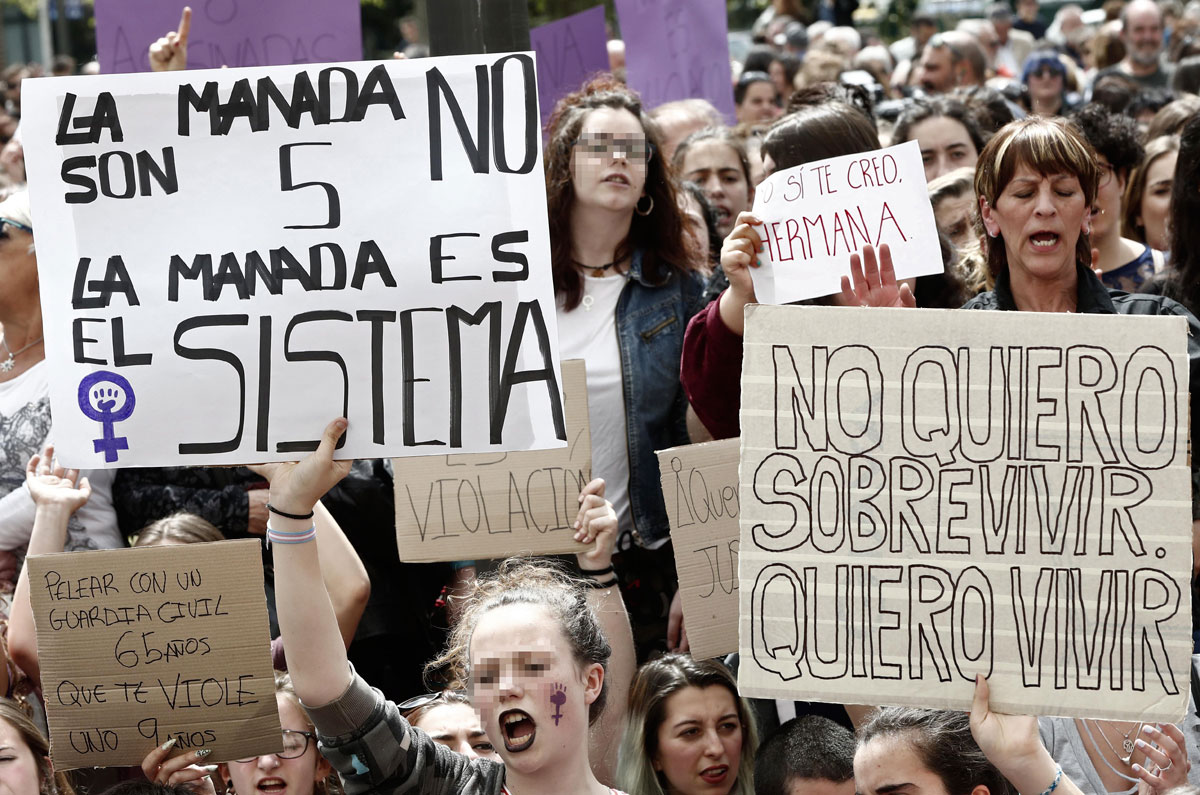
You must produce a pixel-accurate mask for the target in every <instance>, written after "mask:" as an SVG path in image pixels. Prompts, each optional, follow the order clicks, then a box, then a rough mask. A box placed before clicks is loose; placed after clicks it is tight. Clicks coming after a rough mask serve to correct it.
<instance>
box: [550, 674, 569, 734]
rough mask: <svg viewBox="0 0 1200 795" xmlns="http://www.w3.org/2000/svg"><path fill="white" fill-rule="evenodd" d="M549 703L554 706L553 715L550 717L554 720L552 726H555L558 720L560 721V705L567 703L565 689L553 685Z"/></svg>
mask: <svg viewBox="0 0 1200 795" xmlns="http://www.w3.org/2000/svg"><path fill="white" fill-rule="evenodd" d="M550 703H551V704H553V705H554V714H553V715H551V716H550V717H552V718H554V725H555V726H557V725H558V722H559V720H561V719H562V705H563V704H566V703H567V688H566V687H565V686H564V685H561V684H559V683H557V682H555V683H554V692H553V693H551V694H550Z"/></svg>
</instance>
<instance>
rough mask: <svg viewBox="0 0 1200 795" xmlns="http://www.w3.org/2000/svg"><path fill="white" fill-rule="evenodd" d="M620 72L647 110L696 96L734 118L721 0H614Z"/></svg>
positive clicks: (725, 14)
mask: <svg viewBox="0 0 1200 795" xmlns="http://www.w3.org/2000/svg"><path fill="white" fill-rule="evenodd" d="M614 6H615V7H616V10H617V19H618V20H619V21H620V23H621V36H622V38H623V39H624V41H625V77H626V79H627V81H628V83H629V86H630V88H633V89H635V90H636V91H637V92H638V93H639V94H641V96H642V102H643V103H644V104H645V106H646V108H647V109H650V108H656V107H658V106H659V105H661V104H663V103H664V102H672V101H674V100H677V99H691V98H693V97H699V98H701V99H707V100H708V101H709V102H711V103H712V104H713V106H714V107H716V109H717V110H719V111H721V114H722V115H723V116H724V117H725V120H726V121H727V122H729V124H734V123H735V122H736V120H737V113H736V111H735V109H734V106H733V79H732V77H731V74H730V69H729V28H728V24H729V11H728V9H727V8H726V7H725V0H615V3H614Z"/></svg>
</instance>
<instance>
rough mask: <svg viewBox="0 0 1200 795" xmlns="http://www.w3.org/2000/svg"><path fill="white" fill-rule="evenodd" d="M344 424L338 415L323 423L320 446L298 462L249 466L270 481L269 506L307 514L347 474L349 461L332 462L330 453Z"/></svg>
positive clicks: (344, 427) (342, 431)
mask: <svg viewBox="0 0 1200 795" xmlns="http://www.w3.org/2000/svg"><path fill="white" fill-rule="evenodd" d="M347 424H348V423H347V422H346V420H345V419H343V418H341V417H339V418H338V419H336V420H334V421H333V422H331V423H329V424H328V425H326V426H325V432H324V433H323V434H322V435H321V443H320V445H318V446H317V449H316V450H314V451H312V452H311V453H309V454H308V455H306V456H305V457H304V458H303V459H302V460H301V461H299V462H296V463H291V462H289V463H283V464H264V465H261V466H257V467H251V469H253V470H254V471H255V472H257V473H259V474H260V475H262V476H264V477H265V478H267V480H269V481H270V483H271V505H273V506H274V507H276V508H278V509H279V510H281V511H285V512H287V513H293V514H306V513H309V512H310V511H312V509H313V506H314V505H316V504H317V500H319V499H321V497H323V496H324V495H325V492H327V491H329V490H330V489H331V488H333V487H334V485H336V484H337V482H338V481H340V480H341V479H342V478H344V477H346V473H347V472H349V471H350V464H351V461H349V460H345V461H334V460H333V453H334V450H335V449H336V447H337V442H338V439H340V438H341V436H342V434H343V433H345V432H346V427H347Z"/></svg>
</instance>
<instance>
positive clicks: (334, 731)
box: [264, 419, 632, 795]
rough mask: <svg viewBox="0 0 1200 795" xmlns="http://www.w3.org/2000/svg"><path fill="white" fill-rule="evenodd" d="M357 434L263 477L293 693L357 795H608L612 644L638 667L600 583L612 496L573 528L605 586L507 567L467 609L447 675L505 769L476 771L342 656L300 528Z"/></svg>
mask: <svg viewBox="0 0 1200 795" xmlns="http://www.w3.org/2000/svg"><path fill="white" fill-rule="evenodd" d="M346 427H347V426H346V421H345V420H344V419H338V420H335V421H333V422H331V423H330V424H329V425H328V426H327V427H326V429H325V432H324V434H323V436H322V439H321V443H320V445H319V446H318V448H317V450H316V451H314V452H313V453H312V454H310V455H309V456H308V457H306V458H305V459H304V460H303V461H301V462H299V463H296V464H276V465H271V466H268V467H265V468H264V472H266V473H267V475H268V478H269V480H270V482H271V505H272V506H273V507H274V508H275V509H277V510H276V511H275V513H274V514H273V515H272V518H271V524H270V527H269V528H268V531H267V535H268V538H269V539H270V540H271V542H272V543H273V544H276V547H275V551H274V559H275V578H276V579H275V585H276V601H277V607H278V611H279V622H280V626H281V628H282V630H283V634H284V637H285V638H286V639H287V643H288V647H289V649H291V650H292V651H291V653H290V654H289V664H290V670H291V674H292V679H293V682H294V684H295V688H296V692H297V694H298V695H299V697H300V699H301V701H302V702H303V703H304V705H305V708H306V709H307V710H308V712H309V715H310V717H311V718H312V720H313V723H314V725H315V726H316V728H317V733H318V735H319V736H320V739H321V743H322V748H323V751H324V753H325V755H326V756H327V757H328V758H329V759H330V761H331V762H333V764H334V766H335V767H336V768H337V769H338V771H339V772H340V773H341V776H342V780H343V782H344V785H345V788H346V791H347V792H349V793H352V794H353V793H359V792H366V791H371V792H413V791H420V792H431V793H487V794H488V795H499V793H505V792H508V791H509V790H508V787H509V786H510V785H511V787H512V789H513V791H515V792H518V793H520V795H538V794H539V793H545V794H546V795H549V794H550V793H561V792H572V793H593V794H594V795H606V794H607V795H611V793H612V792H614V790H611V789H610V788H609V787H607V786H605V785H603V784H601V783H600V781H599V780H597V778H596V776H595V775H594V774H593V772H592V767H591V764H590V757H591V751H590V742H589V726H591V725H595V724H596V723H597V721H598V719H599V717H600V715H601V714H602V713H603V712H604V703H605V697H606V695H607V694H606V685H607V684H609V683H608V681H607V680H608V678H609V677H608V674H609V667H608V666H609V661H610V657H612V650H611V647H610V646H609V642H608V637H610V636H611V637H612V639H613V641H614V642H617V643H619V644H627V645H628V649H627V652H626V653H627V654H628V657H629V659H630V660H632V642H631V639H630V638H629V629H628V624H627V623H626V624H625V626H624V628H623V630H624V631H623V632H613V631H611V630H610V631H609V632H607V633H606V631H605V627H611V626H612V625H613V624H614V623H618V619H619V618H620V617H623V615H624V612H623V610H622V609H620V607H619V605H620V596H619V594H618V593H617V591H616V589H615V588H614V587H613V586H615V585H616V578H615V577H613V576H612V575H611V572H604V571H603V570H604V568H605V561H606V559H607V558H609V557H610V556H611V539H612V536H613V535H614V534H615V531H616V517H615V515H614V514H613V513H612V509H611V507H609V506H606V505H603V504H602V499H603V493H602V482H598V481H593V483H591V484H588V486H589V489H586V490H585V492H586V493H585V494H584V495H583V498H582V500H581V506H580V513H579V515H578V516H577V520H576V521H577V532H578V533H580V534H581V535H580V536H579V538H580V540H583V539H594V541H595V543H596V544H597V547H596V548H595V549H594V550H590V551H589V553H585V554H584V555H583V556H581V559H580V563H581V566H582V567H583V568H585V569H587V570H589V571H593V572H596V573H594V574H593V579H592V583H593V585H592V587H585V586H584V585H583V584H582V583H581V582H579V581H578V580H575V579H573V578H569V577H566V576H565V575H563V574H562V573H561V572H559V571H557V570H555V569H554V568H552V567H549V566H544V565H539V564H534V563H526V562H515V563H514V562H512V561H510V562H507V563H506V564H505V565H504V566H502V567H501V569H500V571H499V572H498V574H497V575H496V576H495V577H491V578H486V577H485V578H481V580H480V581H479V582H478V583H477V586H476V590H475V593H474V594H473V595H472V596H470V597H468V599H467V603H466V604H465V606H464V608H463V613H462V617H461V618H460V621H459V624H458V626H457V628H456V630H455V634H454V636H453V637H452V641H451V646H450V648H449V649H448V651H447V653H446V655H445V656H444V657H443V660H442V662H444V663H446V664H447V665H448V666H449V667H450V669H451V670H452V671H453V672H454V673H455V674H456V676H457V677H458V678H460V679H461V681H463V682H464V683H465V684H466V685H467V687H468V690H469V693H470V695H471V699H472V702H473V703H474V705H475V707H476V708H477V709H479V711H480V716H481V718H482V723H483V727H484V729H485V730H486V732H487V734H488V736H489V737H490V738H491V739H492V741H493V742H494V743H495V744H496V746H497V749H498V750H499V753H500V756H501V758H502V759H503V760H504V763H503V764H499V763H496V762H494V761H491V760H487V759H468V758H467V757H465V756H462V755H459V754H456V753H454V752H453V751H450V750H449V749H447V748H446V747H445V746H442V745H439V744H437V743H435V742H434V741H433V740H431V739H430V738H429V737H428V736H427V735H425V734H424V733H423V732H420V731H418V730H416V729H413V728H412V727H411V726H410V725H409V724H408V722H407V721H406V720H405V719H404V718H403V717H402V716H401V715H400V713H399V711H398V710H397V708H396V705H395V704H393V703H391V702H390V701H387V700H386V699H384V697H383V696H382V694H380V693H379V692H378V691H377V690H374V689H372V688H371V687H370V686H369V685H368V684H367V683H366V682H364V681H363V680H362V679H361V678H359V677H358V676H357V675H356V674H355V673H354V671H353V669H352V668H351V667H350V665H349V663H348V661H347V659H346V653H345V649H344V647H343V646H342V644H341V643H340V642H338V640H339V639H338V634H337V626H336V621H335V620H334V617H333V611H332V608H331V606H330V604H329V598H328V596H327V594H326V593H325V590H324V588H323V587H321V586H320V585H319V584H320V583H321V572H320V563H319V560H318V557H317V554H316V549H315V548H314V544H313V543H312V541H313V533H312V529H311V527H310V526H309V519H307V518H294V517H297V516H299V517H304V516H306V515H308V514H310V513H311V512H312V510H313V507H314V506H315V505H316V503H317V501H318V500H319V499H320V498H321V496H322V495H323V494H324V493H325V492H326V491H327V490H328V489H329V488H330V487H332V486H333V485H334V484H335V483H337V482H338V480H339V479H340V478H341V477H343V476H344V475H345V473H346V471H347V470H348V467H349V464H348V462H335V461H334V460H333V453H334V449H335V446H336V444H337V440H338V438H339V437H340V436H341V435H342V433H344V432H345V430H346ZM285 514H286V515H285ZM602 547H605V548H602ZM597 606H599V610H597ZM630 673H632V666H631V667H630ZM616 678H619V677H616ZM626 686H627V682H626ZM622 700H623V699H622Z"/></svg>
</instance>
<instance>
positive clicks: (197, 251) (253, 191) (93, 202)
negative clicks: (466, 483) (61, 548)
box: [22, 53, 566, 467]
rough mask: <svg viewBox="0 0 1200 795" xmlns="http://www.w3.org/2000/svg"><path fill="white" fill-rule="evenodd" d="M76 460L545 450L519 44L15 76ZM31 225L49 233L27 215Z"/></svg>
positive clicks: (548, 382)
mask: <svg viewBox="0 0 1200 795" xmlns="http://www.w3.org/2000/svg"><path fill="white" fill-rule="evenodd" d="M22 109H23V111H24V113H23V115H22V124H23V126H24V129H25V131H26V132H25V141H26V150H25V151H26V159H27V161H28V167H29V175H30V179H29V183H30V186H31V200H32V204H33V217H34V225H35V234H36V237H37V245H38V261H39V273H40V278H41V298H42V306H43V311H44V315H45V331H46V355H47V360H48V364H49V368H50V380H51V395H50V398H51V407H52V410H53V412H54V420H55V442H56V443H57V445H58V449H57V451H58V453H59V455H60V456H61V457H62V459H63V461H64V462H65V463H68V464H69V465H71V466H79V467H84V466H86V467H102V466H151V465H161V464H236V463H247V462H253V461H270V460H283V459H294V458H296V456H297V454H298V453H300V452H303V451H306V450H309V449H312V448H313V447H314V445H315V441H316V439H317V438H318V437H319V434H320V430H321V428H323V427H324V425H325V423H326V422H327V421H328V420H329V419H332V418H333V417H337V416H339V415H341V416H346V417H347V418H348V419H349V420H350V427H349V430H348V432H347V435H346V437H345V439H344V440H343V446H342V447H341V449H340V451H339V456H340V457H347V458H364V457H369V458H374V457H381V456H406V455H430V454H436V453H441V452H497V451H506V450H526V449H545V448H550V447H561V446H564V444H565V439H566V429H565V423H564V420H563V412H562V397H561V394H562V393H561V382H560V379H559V372H558V351H557V348H558V340H557V326H556V323H555V316H554V311H555V310H554V295H553V286H552V283H551V276H550V256H549V233H548V228H547V222H546V197H545V183H544V175H543V172H542V161H541V149H540V143H541V139H540V135H539V132H540V131H539V127H538V118H539V117H538V105H537V88H536V81H535V64H534V61H533V57H532V55H530V54H522V53H517V54H506V55H478V56H463V57H455V58H444V59H422V60H413V61H387V62H384V63H348V64H339V65H334V66H277V67H262V68H251V69H229V70H211V71H199V72H170V73H164V74H135V75H111V76H103V77H81V78H56V79H45V80H31V81H29V82H28V83H27V84H25V86H24V90H23V92H22ZM43 230H44V231H45V234H43V233H42V232H43Z"/></svg>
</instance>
